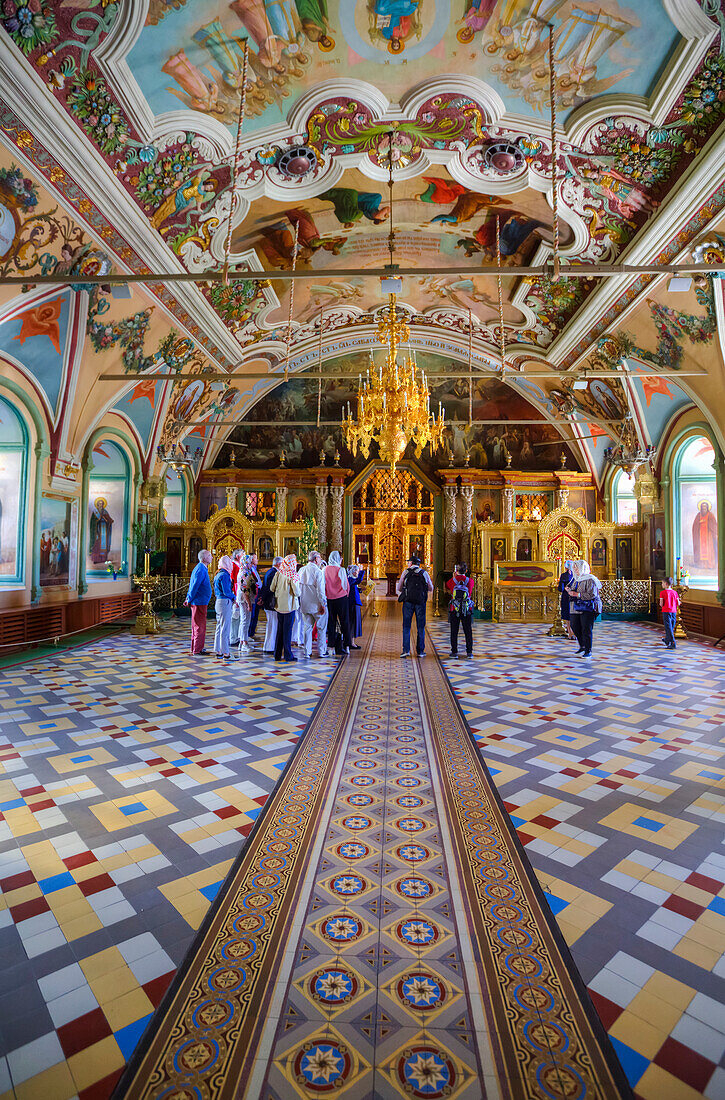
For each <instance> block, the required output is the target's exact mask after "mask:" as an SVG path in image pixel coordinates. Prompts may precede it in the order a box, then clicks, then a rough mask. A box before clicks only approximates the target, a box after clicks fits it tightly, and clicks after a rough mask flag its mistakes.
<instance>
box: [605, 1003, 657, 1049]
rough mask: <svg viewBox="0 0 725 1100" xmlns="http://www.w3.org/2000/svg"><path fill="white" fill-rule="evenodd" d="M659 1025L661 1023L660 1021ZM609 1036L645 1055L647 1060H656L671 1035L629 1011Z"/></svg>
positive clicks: (615, 1023)
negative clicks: (658, 1052) (655, 1057)
mask: <svg viewBox="0 0 725 1100" xmlns="http://www.w3.org/2000/svg"><path fill="white" fill-rule="evenodd" d="M658 1023H659V1021H658ZM609 1034H610V1035H612V1036H613V1037H614V1038H615V1039H619V1040H620V1041H621V1042H622V1043H626V1044H627V1046H628V1047H632V1049H633V1050H637V1051H639V1053H640V1054H644V1056H645V1058H650V1059H651V1058H654V1056H655V1055H656V1054H657V1051H658V1050H659V1049H660V1047H661V1046H662V1044H663V1043H664V1041H665V1039H666V1038H667V1036H668V1035H669V1029H665V1028H662V1027H660V1026H657V1025H655V1024H654V1023H648V1022H647V1021H646V1020H642V1019H640V1017H639V1016H635V1015H633V1013H631V1012H630V1011H629V1010H628V1009H627V1010H625V1011H624V1012H623V1013H622V1015H621V1016H620V1017H619V1019H617V1020H615V1022H614V1024H613V1025H612V1027H610V1029H609Z"/></svg>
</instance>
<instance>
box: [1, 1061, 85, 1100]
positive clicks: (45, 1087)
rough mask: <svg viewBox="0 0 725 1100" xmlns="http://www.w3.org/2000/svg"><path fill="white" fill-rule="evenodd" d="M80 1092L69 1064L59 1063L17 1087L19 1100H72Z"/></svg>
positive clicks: (16, 1092) (16, 1091) (16, 1093)
mask: <svg viewBox="0 0 725 1100" xmlns="http://www.w3.org/2000/svg"><path fill="white" fill-rule="evenodd" d="M77 1092H78V1089H77V1086H76V1083H75V1081H74V1080H73V1076H72V1074H71V1071H70V1070H69V1069H68V1063H67V1062H59V1063H58V1065H57V1066H51V1068H50V1069H46V1070H45V1071H44V1072H43V1073H38V1074H36V1076H35V1077H31V1078H30V1080H29V1081H23V1083H22V1085H16V1086H15V1095H16V1097H17V1100H51V1097H52V1100H70V1098H71V1096H76V1095H77Z"/></svg>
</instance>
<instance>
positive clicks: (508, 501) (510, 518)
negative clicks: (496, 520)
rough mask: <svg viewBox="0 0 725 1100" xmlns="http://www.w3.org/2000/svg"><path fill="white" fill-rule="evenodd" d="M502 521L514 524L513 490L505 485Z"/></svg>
mask: <svg viewBox="0 0 725 1100" xmlns="http://www.w3.org/2000/svg"><path fill="white" fill-rule="evenodd" d="M503 521H504V523H513V522H514V490H513V486H511V485H507V486H506V487H505V489H504V491H503Z"/></svg>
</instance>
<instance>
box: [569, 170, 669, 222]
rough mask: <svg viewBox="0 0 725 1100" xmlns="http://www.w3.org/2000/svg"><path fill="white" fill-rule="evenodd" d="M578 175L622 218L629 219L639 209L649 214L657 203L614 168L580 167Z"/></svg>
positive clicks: (638, 211)
mask: <svg viewBox="0 0 725 1100" xmlns="http://www.w3.org/2000/svg"><path fill="white" fill-rule="evenodd" d="M579 175H580V176H581V177H582V179H585V180H586V181H587V183H588V189H589V191H590V192H591V194H592V195H594V196H597V197H601V198H603V199H605V200H608V202H609V204H610V209H611V208H612V207H613V208H614V210H618V211H619V213H620V214H621V215H622V216H623V217H624V218H627V219H631V218H633V217H634V215H635V214H637V213H640V212H641V211H644V213H646V214H651V213H652V212H653V211H654V210H655V209H656V208H657V206H658V205H659V203H657V202H655V201H654V200H652V199H650V198H649V197H648V196H647V195H646V194H645V192H644V191H643V190H642V188H641V187H639V186H638V185H637V184H636V183H634V182H633V181H632V180H629V179H627V177H626V176H623V175H622V173H621V172H618V171H617V170H616V169H615V168H610V167H608V168H605V169H598V168H580V169H579Z"/></svg>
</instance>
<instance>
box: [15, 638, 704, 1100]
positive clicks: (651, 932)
mask: <svg viewBox="0 0 725 1100" xmlns="http://www.w3.org/2000/svg"><path fill="white" fill-rule="evenodd" d="M429 625H430V628H431V631H432V634H433V636H434V638H435V639H436V641H437V643H438V646H439V649H440V652H441V655H442V656H444V657H445V653H446V652H447V645H446V644H445V634H446V626H445V621H444V620H436V619H433V618H431V620H430V621H429ZM475 631H476V654H477V660H476V661H474V662H466V661H452V660H448V659H446V662H445V663H446V669H447V671H448V673H449V676H450V678H451V681H452V683H453V685H454V688H455V689H456V691H457V692H458V694H459V697H460V699H461V703H462V705H463V708H464V710H465V712H466V714H467V717H468V720H469V722H470V724H471V726H472V728H473V730H474V734H475V736H476V739H477V741H478V742H479V744H480V746H481V749H482V753H483V756H484V758H485V759H486V761H487V763H488V764H489V766H490V769H491V772H492V774H493V775H494V780H495V782H496V784H497V786H498V788H499V791H500V793H501V796H502V798H503V799H504V801H505V804H506V807H507V809H508V811H509V813H510V814H511V816H512V819H513V820H514V823H515V825H516V827H517V830H518V832H519V836H520V838H521V840H522V843H523V844H524V845H525V847H526V851H527V854H528V856H529V858H530V859H531V861H532V864H533V865H534V867H535V869H536V871H537V873H538V875H539V878H540V880H541V881H542V883H543V884H544V887H545V889H546V890H547V892H548V894H549V901H550V905H551V908H552V910H553V912H554V913H555V914H556V916H557V920H558V922H559V924H560V927H561V929H562V931H563V933H564V935H565V937H566V938H567V940H568V942H569V943H570V945H571V947H572V951H573V954H574V957H575V959H576V962H577V965H578V966H579V968H580V971H581V973H582V976H583V977H584V980H585V981H586V983H587V985H588V987H589V989H590V992H591V994H592V997H593V1000H594V1002H595V1004H596V1005H597V1008H598V1010H599V1012H600V1015H601V1016H602V1019H603V1021H604V1023H605V1025H606V1027H607V1029H608V1031H609V1033H610V1036H611V1037H612V1040H613V1042H614V1045H615V1048H616V1049H617V1052H618V1054H619V1056H620V1058H621V1061H622V1063H623V1065H624V1067H625V1070H626V1072H627V1074H628V1077H629V1079H630V1081H631V1082H632V1084H633V1087H634V1089H635V1092H636V1094H637V1096H640V1097H643V1098H644V1100H655V1098H657V1100H680V1098H682V1100H687V1098H695V1097H698V1096H702V1095H704V1096H706V1097H707V1098H708V1100H723V1098H725V1057H724V1055H725V955H724V954H723V953H724V952H725V885H724V884H725V845H724V843H723V823H724V822H725V768H724V766H723V755H724V753H725V749H723V744H724V743H725V736H724V729H725V659H724V657H723V654H722V652H720V651H717V650H713V649H712V648H711V647H706V646H702V645H700V644H698V643H689V644H688V643H684V644H681V645H680V647H679V648H678V650H677V652H676V653H675V654H670V653H666V652H664V651H662V650H661V649H660V648H659V635H658V634H657V632H655V631H653V630H651V629H650V628H648V627H644V626H635V625H629V624H612V623H605V624H598V625H597V627H596V631H597V635H596V643H595V644H596V651H595V652H596V658H595V660H594V662H592V663H587V664H586V665H583V664H582V663H581V662H578V661H575V660H574V659H573V657H572V648H571V646H570V644H569V643H566V642H563V641H558V640H557V641H554V640H550V639H548V638H545V637H543V632H542V629H541V628H540V627H511V626H507V627H502V626H494V625H492V624H490V623H477V624H476V625H475ZM183 641H184V632H183V630H182V629H181V628H180V627H178V626H177V627H174V628H173V629H172V631H171V632H170V633H169V634H167V635H165V636H164V637H163V638H162V639H160V640H154V639H144V640H134V639H131V638H130V637H129V636H128V635H121V636H119V637H117V638H114V639H112V640H110V641H108V640H104V641H102V642H98V643H94V644H92V645H89V646H88V647H86V648H83V649H80V650H75V651H71V652H68V653H66V654H64V655H62V656H60V657H58V658H57V659H55V658H50V659H47V660H42V661H36V662H34V663H30V664H27V665H24V666H21V667H19V668H16V669H13V670H11V671H6V672H5V673H3V675H2V680H0V700H2V704H1V705H2V712H0V891H2V893H1V894H0V967H1V968H2V975H3V979H2V984H1V985H0V1098H1V1100H6V1098H8V1097H11V1096H16V1097H23V1098H24V1097H32V1098H35V1097H43V1098H46V1097H47V1098H49V1100H66V1098H70V1097H74V1096H76V1095H77V1096H80V1097H83V1098H84V1100H86V1098H91V1097H93V1098H98V1100H100V1098H102V1097H105V1096H107V1095H108V1094H109V1092H110V1090H111V1088H112V1086H113V1083H114V1082H115V1080H116V1078H117V1076H118V1074H119V1072H120V1069H121V1067H122V1065H123V1063H124V1061H125V1060H126V1058H127V1057H128V1056H129V1055H130V1053H131V1051H132V1050H133V1049H134V1047H135V1045H136V1043H137V1041H138V1038H139V1036H140V1034H141V1033H142V1031H143V1029H144V1027H145V1024H146V1022H147V1020H148V1018H149V1016H150V1014H151V1012H152V1011H153V1008H154V1006H155V1005H157V1004H158V1002H159V1000H160V998H161V996H162V995H163V992H164V990H165V989H166V987H167V985H168V982H169V981H170V979H171V977H172V975H173V973H174V972H175V969H176V967H177V965H178V964H179V962H180V961H181V959H182V958H183V956H184V954H185V952H186V950H187V948H188V946H189V944H190V942H191V939H192V937H193V932H194V929H195V928H196V927H198V925H199V923H200V921H201V919H202V917H203V915H204V913H205V912H206V909H207V907H208V905H209V903H210V899H212V898H213V897H214V895H215V893H216V891H217V890H218V888H219V885H220V883H221V881H222V880H223V878H224V875H225V873H226V871H227V869H228V867H229V866H230V864H231V860H232V858H233V856H234V855H235V854H236V852H237V850H238V847H239V843H240V837H244V836H246V835H247V834H248V832H249V831H250V829H251V827H252V824H253V821H254V818H255V816H256V815H257V814H258V813H259V810H260V808H261V805H263V803H264V802H265V801H266V798H267V797H268V796H269V794H270V792H271V790H272V788H273V786H274V783H275V781H276V779H277V778H278V776H279V774H280V772H281V770H282V768H283V767H284V764H285V761H286V760H287V758H288V756H289V754H290V752H291V751H292V748H293V746H294V744H295V742H296V740H297V739H298V737H299V734H300V732H301V730H302V729H303V728H304V726H305V724H306V722H307V719H308V717H309V714H310V713H311V711H312V709H313V707H314V704H315V702H316V700H317V698H318V697H319V695H320V693H321V691H322V690H323V688H324V687H325V685H326V683H327V682H328V679H329V676H330V675H331V672H332V671H333V668H334V665H333V663H332V662H330V664H325V663H323V662H321V661H313V662H304V663H303V662H301V663H300V664H298V665H296V666H295V667H294V668H292V667H291V666H284V667H283V669H276V670H274V674H271V670H272V669H273V668H274V666H273V665H272V666H270V664H269V663H268V661H267V660H266V659H261V658H257V657H255V658H253V659H251V660H250V661H249V662H244V663H242V662H239V663H237V664H235V665H233V666H231V667H230V668H228V669H220V668H218V667H217V666H216V665H215V663H214V662H213V661H208V662H205V663H203V664H201V663H199V662H195V663H193V664H192V662H191V661H190V659H189V658H188V657H187V655H186V653H185V650H184V646H183ZM242 676H243V679H242ZM290 689H291V691H290ZM290 698H291V700H292V705H291V706H290V705H289V700H290ZM21 990H22V995H21V994H20V993H19V991H21Z"/></svg>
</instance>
